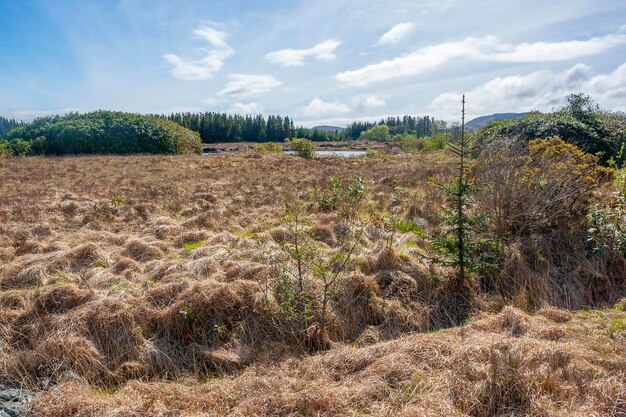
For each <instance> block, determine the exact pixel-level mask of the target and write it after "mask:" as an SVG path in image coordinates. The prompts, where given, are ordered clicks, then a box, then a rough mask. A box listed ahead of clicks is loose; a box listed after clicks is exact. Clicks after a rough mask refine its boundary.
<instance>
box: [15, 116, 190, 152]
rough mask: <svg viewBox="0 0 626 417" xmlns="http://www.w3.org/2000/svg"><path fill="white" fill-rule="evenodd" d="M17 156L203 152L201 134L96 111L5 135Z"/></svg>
mask: <svg viewBox="0 0 626 417" xmlns="http://www.w3.org/2000/svg"><path fill="white" fill-rule="evenodd" d="M4 139H5V141H6V145H5V146H8V148H9V149H11V152H12V153H13V154H14V155H66V154H139V153H147V154H184V153H200V152H201V151H202V148H201V145H200V137H199V135H198V133H196V132H193V131H191V130H189V129H186V128H184V127H182V126H180V125H178V124H177V123H174V122H171V121H168V120H163V119H160V118H157V117H151V116H142V115H138V114H131V113H123V112H109V111H102V110H100V111H96V112H92V113H86V114H78V113H70V114H67V115H65V116H49V117H42V118H39V119H36V120H35V121H34V122H32V123H30V124H27V125H21V126H19V127H17V128H15V129H13V130H12V131H10V132H9V133H7V135H6V136H5V138H4Z"/></svg>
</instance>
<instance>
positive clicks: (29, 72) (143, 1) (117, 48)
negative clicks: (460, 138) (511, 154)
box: [0, 0, 626, 126]
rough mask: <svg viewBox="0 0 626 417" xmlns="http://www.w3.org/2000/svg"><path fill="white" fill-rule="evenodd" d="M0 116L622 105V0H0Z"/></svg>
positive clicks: (340, 114)
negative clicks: (575, 101)
mask: <svg viewBox="0 0 626 417" xmlns="http://www.w3.org/2000/svg"><path fill="white" fill-rule="evenodd" d="M0 31H1V36H0V85H2V88H1V89H0V115H3V116H5V117H16V118H20V119H25V120H30V119H32V118H33V117H36V116H39V115H44V114H50V113H64V112H67V111H81V112H86V111H90V110H95V109H111V110H124V111H132V112H141V113H155V112H158V113H167V112H173V111H228V112H237V113H259V112H260V113H264V114H282V115H289V116H291V117H293V118H294V119H295V120H296V121H297V122H299V123H301V124H304V125H309V126H311V125H315V124H320V123H328V124H337V125H345V124H346V123H348V122H349V121H351V120H370V119H377V118H380V117H381V116H388V115H402V114H416V115H425V114H429V115H433V116H435V117H438V118H442V119H445V120H456V119H457V118H458V112H459V100H460V94H461V93H466V94H467V102H468V104H467V107H468V114H469V116H470V117H472V116H479V115H484V114H490V113H495V112H505V111H527V110H532V109H536V110H544V111H545V110H550V109H551V108H553V107H555V106H558V105H560V104H561V102H562V99H563V98H564V97H565V96H566V95H567V94H569V93H571V92H585V93H588V94H591V95H592V96H593V97H594V98H595V99H596V100H597V101H598V102H599V103H600V104H601V105H602V106H604V107H606V108H610V109H614V110H626V2H624V1H621V0H595V1H589V0H584V1H583V0H551V1H545V0H541V1H538V0H525V1H516V0H510V1H506V2H505V1H502V0H498V1H492V0H483V1H470V0H412V1H408V0H386V1H380V0H315V1H311V0H308V1H300V0H293V1H286V0H272V1H251V0H248V1H245V0H211V1H208V0H205V1H199V0H179V1H161V0H122V1H114V0H100V1H89V0H67V1H63V0H54V1H53V0H19V1H18V0H0Z"/></svg>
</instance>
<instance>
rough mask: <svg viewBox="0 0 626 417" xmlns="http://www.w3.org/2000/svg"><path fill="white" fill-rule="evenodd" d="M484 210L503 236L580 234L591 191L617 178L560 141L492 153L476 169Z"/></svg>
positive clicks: (591, 157) (540, 141)
mask: <svg viewBox="0 0 626 417" xmlns="http://www.w3.org/2000/svg"><path fill="white" fill-rule="evenodd" d="M474 175H476V176H477V177H478V178H479V181H480V183H481V188H482V191H481V193H480V195H479V200H480V203H481V209H482V210H484V211H485V212H486V213H488V214H489V215H490V216H491V217H492V219H493V222H494V225H495V233H496V234H497V235H498V236H501V237H507V238H510V237H514V236H520V235H526V236H527V235H530V234H532V233H540V232H543V231H554V230H557V229H558V230H563V231H567V230H570V231H571V230H578V229H579V228H580V225H581V224H584V219H585V216H586V215H587V213H588V211H589V208H590V204H591V198H592V193H593V191H594V190H595V189H596V188H598V187H599V186H600V185H602V184H606V183H607V182H609V181H611V180H612V179H613V177H614V173H613V170H612V169H610V168H605V167H602V166H600V165H599V158H598V157H597V156H595V155H590V154H587V153H584V152H583V151H582V150H580V149H579V148H577V147H576V146H574V145H572V144H568V143H566V142H564V141H563V140H562V139H560V138H558V137H552V138H549V139H545V140H544V139H536V140H532V141H530V142H529V143H528V145H518V146H516V147H511V148H503V149H493V150H491V151H490V152H489V153H487V154H486V155H484V158H482V159H481V160H480V161H479V163H478V164H477V165H476V167H475V169H474Z"/></svg>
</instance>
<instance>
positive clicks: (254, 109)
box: [226, 102, 265, 115]
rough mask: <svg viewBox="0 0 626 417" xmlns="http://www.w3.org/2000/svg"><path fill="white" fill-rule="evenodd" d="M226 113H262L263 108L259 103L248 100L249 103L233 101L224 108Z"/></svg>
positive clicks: (263, 111)
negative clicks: (226, 108)
mask: <svg viewBox="0 0 626 417" xmlns="http://www.w3.org/2000/svg"><path fill="white" fill-rule="evenodd" d="M226 113H236V114H243V115H246V114H254V115H256V114H264V113H265V108H263V106H262V105H261V104H259V103H255V102H250V103H233V104H231V106H230V107H229V108H228V110H226Z"/></svg>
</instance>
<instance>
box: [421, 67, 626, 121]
mask: <svg viewBox="0 0 626 417" xmlns="http://www.w3.org/2000/svg"><path fill="white" fill-rule="evenodd" d="M576 92H583V93H586V94H589V95H591V96H592V97H593V98H594V99H596V100H597V101H598V102H599V103H600V104H602V105H603V106H605V107H607V108H611V109H615V110H623V109H624V105H623V100H624V99H626V63H624V64H622V65H621V66H620V67H618V68H617V69H615V71H613V72H611V73H609V74H599V75H594V73H593V70H592V69H591V67H589V66H587V65H584V64H576V65H574V66H573V67H571V68H569V69H568V70H566V71H563V72H558V73H554V72H552V71H548V70H541V71H535V72H532V73H530V74H527V75H513V76H509V77H497V78H494V79H492V80H490V81H488V82H486V83H484V84H481V85H479V86H476V87H474V88H473V89H472V90H470V91H468V92H467V93H466V100H467V102H468V104H467V109H468V110H469V113H470V114H471V115H482V114H485V113H496V112H506V111H529V110H540V111H548V110H550V109H552V108H553V107H555V106H558V105H561V104H562V101H563V99H564V98H565V97H566V96H567V95H569V94H570V93H576ZM460 100H461V93H459V92H448V93H444V94H441V95H439V96H437V97H436V98H435V99H434V100H433V101H432V102H431V103H430V108H431V110H432V111H433V112H434V114H435V116H436V117H440V118H444V119H447V120H452V119H458V117H459V111H460V110H459V109H460Z"/></svg>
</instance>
